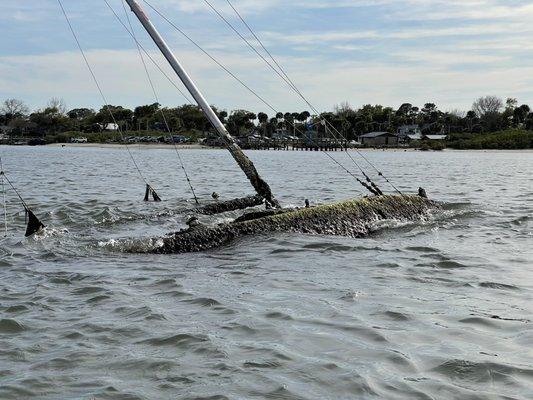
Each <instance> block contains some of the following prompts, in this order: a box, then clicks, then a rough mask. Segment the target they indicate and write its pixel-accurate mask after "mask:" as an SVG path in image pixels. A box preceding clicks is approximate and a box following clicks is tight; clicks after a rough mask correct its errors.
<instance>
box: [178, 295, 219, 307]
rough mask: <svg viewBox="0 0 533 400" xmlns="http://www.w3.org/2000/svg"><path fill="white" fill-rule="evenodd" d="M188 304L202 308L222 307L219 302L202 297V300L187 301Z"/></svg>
mask: <svg viewBox="0 0 533 400" xmlns="http://www.w3.org/2000/svg"><path fill="white" fill-rule="evenodd" d="M186 302H187V303H190V304H197V305H200V306H202V307H214V306H221V305H222V304H220V303H219V302H218V301H217V300H215V299H210V298H208V297H200V298H197V299H192V300H186Z"/></svg>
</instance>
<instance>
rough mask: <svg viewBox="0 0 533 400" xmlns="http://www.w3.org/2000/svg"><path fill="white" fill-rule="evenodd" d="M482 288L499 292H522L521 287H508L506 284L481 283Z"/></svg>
mask: <svg viewBox="0 0 533 400" xmlns="http://www.w3.org/2000/svg"><path fill="white" fill-rule="evenodd" d="M479 286H480V287H483V288H488V289H498V290H520V288H519V287H517V286H514V285H507V284H505V283H496V282H481V283H480V284H479Z"/></svg>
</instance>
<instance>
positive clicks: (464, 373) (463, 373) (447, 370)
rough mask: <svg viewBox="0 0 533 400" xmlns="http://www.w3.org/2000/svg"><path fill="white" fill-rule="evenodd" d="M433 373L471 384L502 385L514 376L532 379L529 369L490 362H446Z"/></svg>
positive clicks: (434, 369)
mask: <svg viewBox="0 0 533 400" xmlns="http://www.w3.org/2000/svg"><path fill="white" fill-rule="evenodd" d="M433 371H434V372H437V373H439V374H442V375H445V376H448V377H451V378H453V379H458V380H465V381H471V382H490V383H493V382H496V381H500V382H502V383H511V382H513V379H512V377H513V376H516V375H525V376H526V377H529V378H530V379H531V378H533V370H531V369H525V368H516V367H513V366H509V365H505V364H499V363H492V362H473V361H466V360H458V359H454V360H448V361H446V362H444V363H443V364H441V365H439V366H438V367H436V368H433Z"/></svg>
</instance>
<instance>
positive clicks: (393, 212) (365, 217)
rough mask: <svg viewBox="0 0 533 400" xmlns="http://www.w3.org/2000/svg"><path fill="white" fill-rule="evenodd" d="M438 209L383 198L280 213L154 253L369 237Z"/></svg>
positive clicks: (415, 200)
mask: <svg viewBox="0 0 533 400" xmlns="http://www.w3.org/2000/svg"><path fill="white" fill-rule="evenodd" d="M436 208H439V206H438V204H437V203H436V202H434V201H432V200H429V199H426V198H423V197H420V196H415V195H384V196H376V197H368V198H361V199H355V200H347V201H343V202H340V203H335V204H328V205H320V206H316V207H311V208H302V209H291V210H287V211H285V210H278V211H276V212H274V213H273V214H272V215H267V216H263V217H259V218H255V219H252V220H244V221H239V220H236V221H234V222H229V223H223V224H219V225H215V226H205V225H196V226H191V227H190V228H188V229H184V230H181V231H179V232H176V233H173V234H170V235H169V236H167V237H164V238H162V245H161V246H160V247H158V248H156V249H153V250H152V252H154V253H160V254H171V253H190V252H199V251H204V250H209V249H213V248H216V247H219V246H221V245H224V244H226V243H229V242H230V241H232V240H234V239H236V238H239V237H244V236H250V235H258V234H263V233H272V232H292V233H303V234H315V235H337V236H346V237H352V238H361V237H365V236H368V235H369V233H370V231H371V226H372V225H373V224H374V223H375V222H377V221H380V220H386V219H396V220H399V221H416V220H421V219H424V218H425V217H426V216H427V215H428V213H429V211H430V210H432V209H436Z"/></svg>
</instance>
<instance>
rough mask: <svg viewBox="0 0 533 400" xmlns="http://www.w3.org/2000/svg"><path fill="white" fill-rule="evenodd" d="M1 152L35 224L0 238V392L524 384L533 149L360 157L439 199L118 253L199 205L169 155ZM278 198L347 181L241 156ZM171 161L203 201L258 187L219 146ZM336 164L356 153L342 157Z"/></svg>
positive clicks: (325, 193) (112, 394)
mask: <svg viewBox="0 0 533 400" xmlns="http://www.w3.org/2000/svg"><path fill="white" fill-rule="evenodd" d="M133 151H134V154H135V155H136V157H138V159H139V160H140V163H141V165H142V166H143V170H145V171H146V175H147V176H148V177H149V179H150V180H151V181H152V182H153V183H154V186H156V187H157V188H158V189H159V192H160V195H161V196H162V197H163V198H164V199H166V200H165V201H164V202H163V203H161V204H154V203H150V204H145V203H143V202H142V201H140V200H141V199H142V197H143V194H144V193H143V190H144V188H143V186H142V184H141V183H139V182H138V180H137V179H136V175H135V173H134V171H133V170H132V168H131V163H130V161H129V160H128V158H127V155H126V153H125V151H124V150H120V149H94V148H27V147H0V153H1V154H2V156H3V159H4V164H5V166H6V170H7V172H8V173H9V175H10V176H11V178H12V180H13V181H14V182H15V183H16V184H17V186H18V187H19V189H20V191H21V192H22V194H23V195H24V196H25V197H26V198H27V200H28V202H29V203H30V205H32V206H34V209H35V211H36V213H37V214H38V215H39V216H41V217H42V219H43V221H44V222H45V223H46V224H47V225H48V226H49V228H48V229H47V231H46V234H45V235H44V236H41V237H37V238H30V239H23V238H22V236H23V219H24V218H23V214H22V212H21V210H20V207H19V206H18V205H16V204H15V198H14V197H13V195H12V193H10V195H9V201H10V204H9V210H8V211H9V215H10V218H9V228H10V230H9V236H8V238H7V239H3V240H2V241H0V399H33V398H34V399H128V400H130V399H213V400H214V399H374V398H376V399H377V398H381V399H531V398H533V351H532V347H533V330H532V320H533V315H532V311H533V296H532V295H533V224H532V215H533V153H511V152H509V153H497V152H462V153H458V152H445V153H412V152H405V153H404V152H396V153H392V152H372V153H366V154H367V157H368V158H369V159H371V160H373V161H374V162H376V163H378V164H379V165H381V166H382V168H383V170H384V172H386V173H388V175H390V176H391V178H392V179H393V181H394V182H396V183H398V185H399V186H400V188H401V189H404V190H410V191H413V190H416V189H417V188H418V185H422V186H424V187H425V188H426V189H427V191H428V193H429V194H430V195H431V196H432V197H433V198H436V199H438V200H442V201H444V202H446V203H447V205H446V210H445V211H444V212H443V213H442V214H439V215H436V216H435V218H434V219H432V220H431V221H429V222H426V223H420V224H412V225H403V226H395V225H394V224H391V226H389V227H386V228H383V229H381V230H378V231H377V232H376V233H375V234H374V235H373V237H371V238H369V239H362V240H352V239H347V238H340V237H311V236H301V235H282V236H263V237H255V238H248V239H245V240H241V241H239V242H236V243H233V244H231V245H228V246H226V247H224V248H222V249H219V250H216V251H210V252H208V253H201V254H192V255H146V254H130V253H127V252H125V250H131V249H135V248H138V249H142V248H144V247H146V246H149V245H150V241H149V240H148V239H146V238H147V237H155V236H158V235H162V234H164V233H167V232H170V231H174V230H176V229H178V228H179V227H182V226H183V224H184V221H185V220H186V219H187V217H188V212H187V208H188V207H190V206H192V202H191V201H190V195H189V194H188V192H187V186H186V184H185V181H184V179H183V177H182V173H181V171H180V170H179V168H177V166H176V159H175V154H174V153H173V152H172V150H142V149H134V150H133ZM250 156H251V157H252V159H253V160H254V161H255V162H256V164H257V166H258V169H259V170H260V171H262V173H263V175H264V176H265V178H266V179H267V181H269V182H270V183H271V185H272V187H273V189H274V191H275V193H277V194H278V196H279V197H280V200H281V201H282V202H283V203H284V204H298V205H300V204H303V200H304V199H305V198H309V199H310V200H311V202H312V203H315V204H316V203H317V202H330V201H334V200H341V199H345V198H348V197H353V196H357V195H358V194H359V188H358V187H357V186H356V185H355V184H354V182H353V180H352V178H350V177H346V176H345V174H343V173H342V172H339V171H338V167H336V166H335V165H332V163H331V162H330V161H328V159H327V158H326V157H325V156H324V155H323V154H320V153H301V152H250ZM183 157H184V160H185V162H186V163H187V165H189V167H190V170H191V178H192V180H193V181H194V183H195V186H196V188H197V190H198V192H199V194H200V198H201V199H203V200H207V199H208V198H209V195H210V193H211V192H212V191H214V190H216V191H217V192H219V193H220V194H221V196H222V197H223V198H230V197H233V196H237V195H242V194H247V193H251V190H250V189H249V188H248V184H247V182H246V181H245V179H244V178H243V176H242V174H241V172H240V171H239V170H237V168H236V167H235V166H234V163H233V161H232V160H231V159H230V157H229V156H228V155H227V154H226V152H224V151H206V150H198V151H194V150H189V151H185V152H183ZM336 157H338V159H339V160H341V161H343V162H345V163H346V165H347V166H350V164H349V163H348V162H347V161H346V157H345V156H344V155H342V154H339V153H337V154H336Z"/></svg>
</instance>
